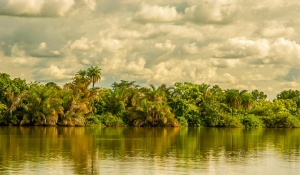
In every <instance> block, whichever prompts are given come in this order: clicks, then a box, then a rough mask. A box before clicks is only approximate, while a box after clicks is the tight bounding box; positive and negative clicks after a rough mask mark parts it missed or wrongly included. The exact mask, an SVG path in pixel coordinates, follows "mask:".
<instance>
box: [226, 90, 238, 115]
mask: <svg viewBox="0 0 300 175" xmlns="http://www.w3.org/2000/svg"><path fill="white" fill-rule="evenodd" d="M225 93H226V99H225V100H226V103H227V104H228V106H229V107H231V112H232V115H233V111H234V109H237V108H238V107H239V105H240V102H241V99H240V93H239V90H237V89H228V90H226V91H225Z"/></svg>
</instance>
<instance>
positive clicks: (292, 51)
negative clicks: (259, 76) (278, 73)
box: [269, 38, 300, 65]
mask: <svg viewBox="0 0 300 175" xmlns="http://www.w3.org/2000/svg"><path fill="white" fill-rule="evenodd" d="M270 52H271V53H270V56H269V57H270V59H271V62H272V63H275V64H290V65H300V45H299V44H298V43H296V42H295V41H290V40H287V39H284V38H279V39H277V40H275V41H274V43H272V47H271V50H270Z"/></svg>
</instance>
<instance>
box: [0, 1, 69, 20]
mask: <svg viewBox="0 0 300 175" xmlns="http://www.w3.org/2000/svg"><path fill="white" fill-rule="evenodd" d="M74 4H75V1H74V0H3V1H1V2H0V15H8V16H51V17H52V16H53V17H54V16H65V15H66V14H67V13H68V12H69V11H70V10H71V8H72V6H73V5H74Z"/></svg>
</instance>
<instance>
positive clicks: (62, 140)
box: [0, 127, 300, 174]
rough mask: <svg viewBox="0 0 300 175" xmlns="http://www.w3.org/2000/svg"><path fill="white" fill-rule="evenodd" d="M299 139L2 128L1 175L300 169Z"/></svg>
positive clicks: (200, 131)
mask: <svg viewBox="0 0 300 175" xmlns="http://www.w3.org/2000/svg"><path fill="white" fill-rule="evenodd" d="M299 135H300V129H252V130H247V129H241V128H88V127H87V128H84V127H78V128H77V127H0V143H1V144H0V172H2V173H8V174H13V173H22V174H23V173H24V172H26V173H28V174H40V173H43V174H51V173H53V174H102V173H112V174H115V173H123V174H130V173H134V172H136V173H144V171H146V170H147V172H148V173H152V174H155V173H163V174H172V173H173V174H174V173H175V174H181V173H182V174H184V173H187V172H188V173H199V172H203V173H212V174H213V173H214V172H218V171H217V170H218V168H220V169H221V168H224V169H225V170H227V171H228V172H230V171H231V170H230V168H231V167H243V166H244V167H248V168H251V163H249V162H252V164H253V166H254V165H255V166H257V164H255V162H254V163H253V161H259V160H263V161H264V162H265V164H266V162H269V161H274V162H275V163H274V164H276V162H277V164H284V163H285V162H287V163H288V162H294V163H295V162H296V163H299V157H300V156H299V147H300V137H299ZM212 165H214V169H213V168H211V167H212ZM289 166H291V164H289ZM283 167H288V166H283ZM252 168H254V167H252ZM215 169H216V170H215ZM289 170H290V171H292V170H295V171H296V170H300V169H299V168H298V169H295V168H294V169H293V168H292V169H289ZM223 171H224V170H223ZM274 171H275V170H274ZM249 172H251V171H250V170H249ZM275 172H276V171H275ZM292 172H293V171H292Z"/></svg>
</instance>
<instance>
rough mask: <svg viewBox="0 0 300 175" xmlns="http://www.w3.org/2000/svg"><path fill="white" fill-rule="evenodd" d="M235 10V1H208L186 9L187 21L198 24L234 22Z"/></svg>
mask: <svg viewBox="0 0 300 175" xmlns="http://www.w3.org/2000/svg"><path fill="white" fill-rule="evenodd" d="M235 10H236V7H235V4H234V1H230V0H229V1H228V0H208V1H200V2H199V4H198V5H192V6H191V7H188V8H186V9H185V14H186V17H187V19H189V20H191V21H193V22H196V23H219V24H225V23H228V22H230V21H231V20H232V18H233V17H234V13H235Z"/></svg>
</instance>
